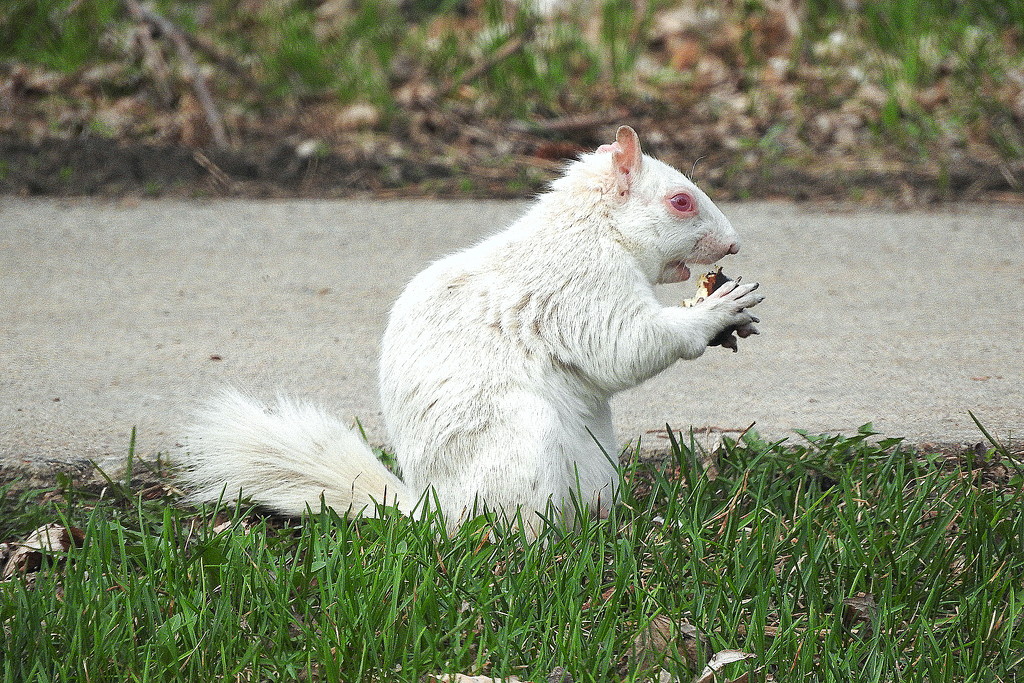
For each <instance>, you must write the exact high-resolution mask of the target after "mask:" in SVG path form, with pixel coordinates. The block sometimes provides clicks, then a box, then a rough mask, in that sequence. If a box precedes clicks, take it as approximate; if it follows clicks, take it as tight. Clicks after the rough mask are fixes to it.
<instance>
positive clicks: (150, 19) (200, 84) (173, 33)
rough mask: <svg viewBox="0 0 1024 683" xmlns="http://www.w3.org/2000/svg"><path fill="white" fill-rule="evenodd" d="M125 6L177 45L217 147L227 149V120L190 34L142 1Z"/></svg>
mask: <svg viewBox="0 0 1024 683" xmlns="http://www.w3.org/2000/svg"><path fill="white" fill-rule="evenodd" d="M124 4H125V7H127V8H128V12H129V14H131V16H132V18H133V19H134V20H135V21H138V22H139V23H143V24H148V25H149V26H151V27H153V28H154V29H155V30H156V31H157V32H158V33H159V34H160V35H163V36H166V37H167V38H169V39H170V41H171V42H172V43H174V47H175V48H176V49H177V51H178V56H180V57H181V62H182V64H183V65H184V67H185V72H186V75H187V76H188V79H189V80H190V81H191V82H192V89H193V90H195V93H196V98H197V99H198V100H199V104H200V106H202V108H203V113H204V115H205V116H206V122H207V124H208V125H209V126H210V132H211V133H212V135H213V143H214V144H215V145H216V146H217V147H227V146H228V136H227V131H226V130H225V129H224V120H223V119H222V118H221V116H220V112H218V111H217V105H216V104H215V103H214V101H213V96H212V95H211V94H210V89H209V88H208V87H207V86H206V78H204V77H203V73H202V71H201V70H200V69H199V64H198V63H197V62H196V59H195V57H194V56H193V55H192V50H191V49H190V48H189V42H188V38H187V34H186V33H185V32H184V31H182V30H181V29H180V28H178V27H177V26H175V25H174V24H173V23H172V22H170V21H169V20H167V19H166V18H164V17H163V16H162V15H160V14H158V13H156V12H155V11H153V10H151V9H149V8H148V7H143V6H142V5H141V4H139V2H138V0H124Z"/></svg>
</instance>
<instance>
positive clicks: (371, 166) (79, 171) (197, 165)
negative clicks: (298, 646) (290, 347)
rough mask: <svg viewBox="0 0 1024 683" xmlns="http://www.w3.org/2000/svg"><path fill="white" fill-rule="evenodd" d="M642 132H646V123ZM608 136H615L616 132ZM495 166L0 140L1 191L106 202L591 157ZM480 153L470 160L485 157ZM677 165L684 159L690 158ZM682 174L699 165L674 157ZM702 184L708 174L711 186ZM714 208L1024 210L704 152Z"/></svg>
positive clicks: (507, 184)
mask: <svg viewBox="0 0 1024 683" xmlns="http://www.w3.org/2000/svg"><path fill="white" fill-rule="evenodd" d="M641 129H642V126H641ZM609 130H613V128H612V127H609ZM521 146H522V147H523V148H524V149H523V151H522V153H521V154H518V155H515V156H512V157H505V158H500V159H498V160H496V161H495V162H493V163H490V164H488V163H487V162H479V161H477V162H473V161H469V162H466V163H460V162H459V161H458V160H455V161H447V160H438V157H436V156H434V157H433V158H431V157H430V156H427V155H422V156H420V155H416V154H408V153H403V154H400V155H387V154H384V153H381V154H377V155H368V154H361V155H342V154H337V153H333V152H332V153H326V154H313V155H304V154H303V150H302V149H301V148H297V147H296V146H294V145H292V144H289V143H285V142H282V143H278V144H272V143H266V142H260V143H256V144H250V145H246V146H244V147H239V148H234V149H225V150H207V151H200V150H196V149H191V148H188V147H186V146H183V145H163V146H161V145H153V144H145V143H139V142H132V141H117V140H112V139H106V138H100V137H86V138H81V139H58V138H50V139H44V140H42V141H40V142H36V143H31V142H26V141H24V140H21V139H18V138H16V137H13V136H0V159H2V160H3V165H2V170H0V193H3V194H14V195H19V196H34V195H48V196H101V197H132V196H136V197H141V196H149V197H159V196H166V197H212V196H240V197H252V198H259V197H267V198H283V197H321V198H341V197H367V196H380V197H388V196H402V197H416V196H419V197H437V196H444V197H451V196H461V197H492V198H522V197H529V196H531V195H533V194H535V193H536V192H538V191H541V190H542V189H543V187H544V185H545V183H546V182H548V181H549V180H550V179H552V178H553V177H555V175H557V172H558V169H559V168H560V166H561V164H562V163H564V160H565V159H566V158H570V157H572V156H574V155H575V154H577V153H579V152H581V151H583V150H584V149H586V148H585V147H583V146H581V145H575V144H564V145H558V144H553V143H550V142H548V141H545V140H543V139H536V140H526V141H524V142H522V143H521ZM483 156H484V154H483V153H480V154H476V155H473V157H475V158H476V159H480V158H482V157H483ZM678 156H680V157H681V156H682V155H681V154H680V155H678ZM667 160H668V161H669V162H670V163H672V162H674V163H675V164H676V165H677V166H679V167H685V166H686V165H688V164H692V161H691V160H687V159H683V158H679V159H678V160H676V159H673V158H671V156H670V158H668V159H667ZM702 176H703V177H702ZM695 178H696V180H697V181H698V182H699V183H700V184H701V185H703V186H704V187H705V188H706V189H708V190H709V191H710V194H712V196H713V197H715V198H716V199H726V198H728V199H749V198H764V199H779V198H781V199H792V200H839V201H846V200H854V201H861V202H868V203H872V202H879V201H881V202H886V203H895V204H897V205H907V206H915V205H925V204H930V203H934V202H937V201H960V200H968V201H977V200H996V201H1013V202H1017V201H1024V194H1022V193H1021V191H1020V189H1019V188H1017V187H1015V186H1014V185H1015V184H1014V182H1013V180H1014V179H1013V177H1012V175H1011V174H1009V173H1007V172H1006V170H1005V169H1003V168H1001V167H1000V165H998V164H992V163H984V162H981V161H977V160H968V161H965V162H964V163H963V164H962V165H961V166H959V167H957V168H954V169H950V170H948V171H947V172H946V173H943V172H940V171H939V170H938V169H934V168H930V167H928V166H927V165H913V164H899V163H895V164H894V163H891V162H890V163H886V164H878V165H876V166H875V167H874V168H872V167H870V166H866V165H864V164H862V163H851V164H844V163H843V162H842V160H837V159H832V160H827V161H823V162H821V163H820V164H817V165H815V164H811V165H807V166H796V165H792V164H787V165H782V164H779V165H772V164H770V163H758V162H756V161H755V162H754V163H737V160H736V159H734V158H730V155H728V154H726V153H722V152H718V153H717V154H716V153H714V152H713V153H712V154H711V155H710V158H708V157H707V156H704V155H702V158H701V160H700V162H699V166H698V168H697V173H696V176H695Z"/></svg>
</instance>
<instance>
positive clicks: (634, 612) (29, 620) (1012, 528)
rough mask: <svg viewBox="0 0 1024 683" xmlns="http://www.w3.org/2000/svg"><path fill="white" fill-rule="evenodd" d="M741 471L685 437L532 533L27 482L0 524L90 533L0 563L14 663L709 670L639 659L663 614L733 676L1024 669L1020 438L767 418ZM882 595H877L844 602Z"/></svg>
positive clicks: (399, 673) (3, 644)
mask: <svg viewBox="0 0 1024 683" xmlns="http://www.w3.org/2000/svg"><path fill="white" fill-rule="evenodd" d="M718 467H719V469H720V473H719V474H718V476H717V477H716V478H713V479H711V478H709V477H708V476H707V475H706V474H705V473H704V471H703V469H702V468H701V466H700V465H699V464H698V459H697V457H696V456H695V454H694V451H693V450H691V449H690V448H688V447H685V446H681V445H679V444H676V446H675V448H674V452H673V454H672V456H670V457H669V458H668V459H667V460H666V461H665V462H664V463H662V464H660V465H657V464H654V465H652V464H650V463H647V464H643V465H640V466H635V467H631V468H628V469H627V470H626V471H625V472H624V477H625V487H624V495H623V500H622V501H621V502H620V504H619V506H618V507H617V508H616V511H615V514H614V516H613V518H612V519H610V520H606V521H588V522H586V523H585V524H584V525H583V527H582V528H581V529H578V530H576V531H571V532H560V531H559V530H557V529H548V530H547V531H545V532H544V534H543V536H542V541H541V542H539V543H534V544H524V543H523V541H522V538H521V536H520V534H518V533H516V532H515V531H514V530H513V531H506V532H500V531H497V530H495V529H493V528H492V527H491V526H490V525H488V524H487V523H486V520H485V519H479V520H476V521H475V522H472V523H469V524H467V525H466V526H465V527H463V529H462V530H461V531H460V532H459V533H458V534H456V535H455V536H454V537H452V538H448V537H445V536H444V534H442V533H439V529H440V527H439V526H438V524H439V522H438V520H432V521H431V520H427V521H413V520H409V519H405V518H401V517H396V516H387V517H385V518H383V519H366V520H347V519H340V518H338V517H337V516H336V515H334V514H332V513H330V512H323V513H319V514H314V515H312V517H311V518H310V519H309V520H308V521H307V522H306V523H305V524H299V523H298V522H291V523H288V524H284V525H282V524H281V523H280V522H278V521H274V520H269V519H266V518H261V517H253V516H251V515H250V514H249V513H248V511H246V510H227V511H220V512H217V511H213V510H205V511H201V512H199V513H197V512H196V511H193V510H188V509H182V508H179V507H175V506H172V505H171V504H169V503H170V501H169V500H168V499H162V500H155V501H144V500H140V499H139V498H138V497H132V496H130V495H129V494H126V493H125V491H124V490H122V489H120V488H118V487H112V488H110V489H109V491H113V493H114V495H113V498H107V499H104V500H97V499H96V498H95V497H89V496H86V495H84V494H82V493H81V492H75V491H73V490H71V489H68V488H65V489H64V490H63V495H62V496H51V497H50V498H49V499H48V500H49V502H47V503H39V502H38V501H35V502H32V501H30V499H28V498H18V497H14V496H5V497H4V498H3V501H4V502H3V503H2V505H3V506H4V509H3V510H2V512H4V513H5V514H3V515H2V516H0V539H3V540H14V539H16V538H20V537H23V536H24V535H25V534H26V533H27V532H28V531H30V530H31V529H34V528H36V527H37V526H39V525H40V524H42V523H45V522H49V521H57V520H61V521H63V522H64V523H66V524H75V525H78V526H80V527H81V528H82V529H84V531H85V541H84V545H83V546H82V547H80V548H75V549H73V550H71V551H70V552H68V553H67V554H66V556H62V557H53V558H50V560H49V561H48V562H47V563H45V564H44V567H43V569H42V570H41V571H40V572H38V573H37V574H35V575H33V576H32V577H31V578H30V579H27V578H25V577H21V576H16V577H14V578H13V579H12V580H9V581H6V582H3V583H0V652H2V653H4V655H5V656H3V657H0V678H2V679H3V680H5V681H27V680H33V681H35V680H38V681H67V680H82V681H85V680H96V681H99V680H203V681H209V680H215V679H224V680H307V679H308V680H325V681H371V680H381V681H389V680H396V681H418V680H421V677H423V676H424V675H427V674H431V673H434V674H437V673H444V672H448V673H466V674H488V675H493V676H507V675H518V676H520V677H521V678H522V679H523V680H533V681H544V680H546V677H547V675H548V673H549V672H550V671H551V670H552V669H554V668H555V667H557V666H562V667H565V668H566V670H568V671H569V672H570V673H571V674H572V675H573V676H574V678H575V680H577V681H591V680H592V681H613V680H648V679H649V677H650V675H652V671H654V672H656V670H657V669H658V668H659V667H664V668H666V669H667V670H669V671H670V672H672V673H673V674H674V675H676V676H679V677H681V679H682V680H690V679H692V676H693V673H692V672H691V670H690V668H689V667H688V666H687V664H686V663H685V661H684V659H683V658H682V657H681V656H680V655H679V654H678V653H677V652H676V651H674V650H673V649H671V648H670V650H669V651H668V652H667V653H666V654H665V655H664V657H665V661H664V662H660V661H657V658H655V660H654V661H653V663H652V660H651V659H649V658H644V659H643V660H642V661H643V662H644V663H645V664H646V665H649V666H648V668H647V670H637V666H638V665H637V663H636V662H635V661H634V660H632V659H630V658H629V657H628V656H627V655H628V654H629V652H630V650H631V648H632V646H633V644H634V641H635V639H636V637H637V635H638V634H640V633H642V632H644V631H645V630H646V629H647V627H648V624H649V623H650V622H651V621H652V620H653V619H655V618H658V617H662V616H664V617H668V618H669V619H670V620H671V621H672V622H674V623H676V624H681V623H683V622H685V621H689V622H690V623H692V624H693V625H695V626H696V627H697V628H698V629H699V630H700V631H702V632H703V633H704V634H706V636H707V638H708V639H709V641H710V649H711V650H720V649H725V648H735V649H742V650H745V651H747V652H751V653H754V654H756V655H757V657H756V659H753V660H749V661H747V662H744V663H737V664H732V665H730V666H731V667H732V669H731V670H730V669H727V670H726V674H727V675H728V678H729V679H732V678H735V677H737V676H739V675H740V674H741V673H742V672H743V671H744V670H749V669H759V670H761V671H762V675H767V674H770V675H772V676H774V680H780V681H781V680H785V681H795V680H800V681H854V680H855V681H896V680H899V681H904V680H905V681H935V682H938V681H1012V680H1017V679H1019V677H1020V676H1021V674H1022V672H1024V552H1022V551H1021V548H1022V545H1024V500H1022V496H1024V493H1022V486H1024V476H1022V472H1021V471H1020V470H1018V469H1016V468H1017V466H1016V465H1015V464H1014V463H1013V461H1012V460H1010V459H1009V456H1008V454H1007V453H1005V451H1000V450H999V449H995V448H994V449H991V450H990V451H988V452H987V453H985V454H983V455H977V456H975V459H973V460H972V459H970V458H968V459H956V458H953V459H949V458H942V457H939V456H937V455H930V454H928V453H916V452H913V451H911V450H909V449H907V448H904V447H903V446H902V445H901V444H900V443H899V441H898V440H882V441H878V440H876V439H872V438H871V437H870V432H869V431H868V430H865V431H864V432H863V433H862V434H860V435H858V436H856V437H854V438H838V437H820V438H819V437H816V438H812V439H809V440H808V441H807V443H806V444H804V445H801V446H794V445H788V446H787V445H780V444H767V443H764V442H762V441H760V440H759V439H757V437H754V436H749V437H747V438H745V439H744V441H743V442H742V443H740V444H732V443H729V444H727V453H724V454H722V455H721V457H720V458H719V462H718ZM0 493H2V491H0ZM108 495H109V493H108ZM30 503H31V504H30ZM225 517H227V518H228V519H230V520H231V521H232V522H233V523H232V525H231V527H230V528H229V529H228V530H226V531H221V532H219V533H218V532H217V531H216V530H215V529H214V526H215V522H219V521H221V520H222V519H223V518H225ZM859 593H867V594H870V596H872V597H873V600H874V603H875V607H874V610H873V611H868V612H864V613H860V616H861V617H862V618H850V616H851V612H850V610H847V616H846V618H844V600H847V599H849V598H853V597H855V596H857V595H858V594H859ZM852 614H854V615H856V614H857V613H856V612H853V613H852ZM759 680H765V678H761V679H759ZM767 680H772V679H767Z"/></svg>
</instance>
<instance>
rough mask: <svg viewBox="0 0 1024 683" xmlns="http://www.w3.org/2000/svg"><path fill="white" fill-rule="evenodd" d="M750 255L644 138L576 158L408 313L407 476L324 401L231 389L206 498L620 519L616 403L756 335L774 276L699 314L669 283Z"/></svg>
mask: <svg viewBox="0 0 1024 683" xmlns="http://www.w3.org/2000/svg"><path fill="white" fill-rule="evenodd" d="M737 249H738V237H737V235H736V233H735V231H734V230H733V228H732V226H731V225H730V224H729V221H728V220H727V219H726V217H725V216H724V215H723V214H722V212H721V211H720V210H719V209H718V207H716V206H715V205H714V203H712V202H711V200H710V199H709V198H708V197H707V195H705V194H704V193H703V192H701V191H700V190H699V189H698V188H697V187H696V186H695V185H694V184H693V183H692V182H691V181H690V180H689V179H688V178H686V177H685V176H684V175H683V174H682V173H680V172H678V171H677V170H675V169H673V168H672V167H670V166H668V165H666V164H664V163H661V162H660V161H657V160H655V159H653V158H651V157H648V156H645V155H642V154H641V152H640V143H639V140H638V138H637V136H636V133H635V132H634V131H633V130H632V129H631V128H628V127H626V126H623V127H622V128H620V129H619V132H618V134H617V136H616V142H615V143H613V144H611V145H604V146H602V147H601V148H599V149H598V150H597V151H596V152H595V153H592V154H588V155H584V156H583V157H582V158H580V159H579V160H578V161H576V162H574V163H572V164H571V165H570V166H569V167H568V169H567V171H566V173H565V174H564V176H562V177H561V178H559V179H558V180H556V181H555V182H554V183H553V184H552V186H551V191H550V192H548V193H546V194H544V195H542V196H541V197H540V198H539V200H538V201H537V202H536V203H535V204H534V206H533V207H532V208H531V209H529V211H528V212H527V213H526V214H525V215H524V216H523V217H522V218H520V219H519V220H518V221H516V222H515V223H514V224H513V225H511V226H510V227H509V228H508V229H506V230H505V231H503V232H501V233H498V234H497V235H495V236H493V237H491V238H489V239H486V240H484V241H483V242H481V243H479V244H477V245H476V246H474V247H471V248H469V249H466V250H464V251H461V252H458V253H455V254H452V255H451V256H448V257H447V258H444V259H441V260H439V261H437V262H435V263H434V264H433V265H431V266H430V267H428V268H427V269H426V270H424V271H423V272H422V273H420V274H419V275H418V276H416V277H415V278H414V279H413V280H412V281H411V282H410V283H409V285H408V286H407V287H406V289H405V291H404V292H403V294H402V295H401V296H400V297H399V299H398V301H397V302H396V303H395V305H394V308H393V310H392V312H391V316H390V320H389V323H388V326H387V330H386V332H385V334H384V339H383V342H382V354H381V367H380V394H381V406H382V408H383V414H384V420H385V424H386V426H387V430H388V435H389V437H390V443H391V446H392V447H393V449H394V453H395V455H396V457H397V459H398V463H399V465H400V467H401V470H402V476H403V477H404V481H403V480H401V479H399V478H398V477H396V476H395V475H393V474H391V473H390V472H389V471H388V470H387V469H386V468H385V467H384V466H383V465H382V464H381V463H380V462H379V461H378V460H377V458H376V457H375V456H374V454H373V452H372V451H371V450H370V448H369V447H368V446H367V445H366V443H365V442H364V441H363V440H362V439H361V438H359V437H358V436H357V435H356V434H354V433H353V432H352V431H351V430H349V429H347V428H346V427H345V426H344V425H343V424H341V423H340V422H339V421H337V420H336V419H334V418H332V417H330V416H328V415H326V414H324V413H323V412H321V411H320V410H318V409H316V408H314V407H312V406H308V405H303V404H299V403H294V402H291V401H289V400H287V399H280V398H279V399H278V401H277V404H276V405H275V406H273V407H269V408H267V407H264V406H263V405H261V404H260V403H258V402H256V401H254V400H253V399H250V398H248V397H246V396H244V395H242V394H240V393H238V392H236V391H226V392H225V393H223V394H221V395H220V396H219V397H217V398H215V399H214V400H213V401H212V402H211V403H210V404H209V405H208V407H207V410H206V411H205V412H204V413H203V415H202V417H201V419H200V421H199V424H198V425H197V426H196V427H195V429H194V430H193V433H192V435H191V438H190V440H189V446H190V453H189V455H188V456H187V460H186V464H187V465H188V466H189V467H188V469H187V470H186V471H185V472H184V473H183V475H182V477H183V479H184V482H185V485H186V487H187V488H189V489H191V490H192V491H193V495H192V498H193V499H194V500H199V501H212V500H217V499H218V498H220V497H222V496H223V497H225V498H226V499H229V500H230V499H233V498H235V497H236V496H237V495H238V494H239V492H241V494H242V495H244V496H246V497H248V498H249V499H251V500H253V501H254V502H258V503H261V504H263V505H266V506H268V507H270V508H273V509H276V510H278V511H280V512H283V513H287V514H301V513H302V512H303V511H305V509H306V508H307V506H309V507H311V508H313V509H318V508H319V506H320V500H321V497H322V498H323V500H324V501H325V502H326V504H327V505H329V506H331V507H333V508H335V509H337V510H339V511H348V512H350V513H352V514H358V513H363V514H366V513H369V512H372V510H373V509H374V503H375V502H376V503H385V504H391V505H397V507H398V508H399V509H400V510H402V511H404V512H407V513H408V512H411V511H412V510H414V509H415V508H416V506H417V504H418V502H419V501H420V500H421V499H422V497H423V496H424V494H427V493H428V492H432V493H430V494H429V495H430V496H431V499H432V500H436V501H437V503H439V505H440V507H441V510H442V511H443V512H444V514H445V516H446V518H447V519H448V520H449V522H450V523H451V524H452V525H453V526H454V525H455V524H458V523H459V522H460V521H462V520H464V519H465V518H466V517H467V515H469V514H472V513H473V511H474V510H482V509H484V508H487V509H489V510H492V511H496V512H498V513H503V514H504V515H506V516H508V517H514V516H515V515H516V514H517V513H520V514H521V515H522V519H523V520H524V521H525V522H526V524H527V526H528V527H529V528H531V529H533V528H534V527H535V525H536V522H537V521H538V517H536V514H537V513H540V514H544V513H545V511H546V510H547V509H548V506H549V504H550V505H551V506H553V509H554V511H555V512H556V513H557V514H560V515H561V516H562V519H563V521H571V517H572V515H573V511H574V509H576V505H575V504H574V502H573V498H574V497H575V498H577V500H578V501H579V504H580V505H582V506H585V507H589V508H590V509H592V510H594V511H596V512H598V513H604V512H606V511H607V508H608V505H609V504H610V502H611V500H612V498H613V496H614V494H615V487H616V483H617V478H616V470H615V466H614V464H613V461H614V458H615V456H616V454H617V452H618V447H617V445H616V442H615V438H614V435H613V433H612V420H611V410H610V408H609V404H608V401H609V399H610V398H611V396H612V395H613V394H615V393H617V392H619V391H622V390H623V389H627V388H629V387H632V386H635V385H637V384H639V383H641V382H643V381H644V380H646V379H648V378H649V377H651V376H653V375H655V374H657V373H659V372H661V371H662V370H664V369H665V368H667V367H668V366H669V365H671V364H672V363H674V362H675V361H676V360H678V359H680V358H686V359H690V358H696V357H697V356H699V355H701V354H702V353H703V352H704V350H705V348H707V345H708V342H709V341H710V340H711V339H713V338H714V337H715V336H716V335H718V333H719V332H721V331H723V330H724V329H726V328H729V327H733V326H735V327H738V333H739V335H740V336H744V337H745V336H748V335H749V334H753V333H756V329H755V328H754V327H753V323H754V322H756V318H754V317H753V316H751V315H750V313H749V312H748V311H747V310H746V309H748V308H750V307H751V306H754V305H755V304H757V303H758V302H759V301H761V299H762V297H761V296H760V295H758V294H755V293H754V289H755V288H756V284H742V285H738V284H736V283H729V284H727V285H726V286H725V287H723V288H722V289H720V290H718V291H717V292H715V293H714V294H712V295H711V296H709V297H708V298H707V299H706V300H704V301H702V302H700V303H698V304H697V305H696V306H694V307H691V308H683V307H676V306H668V307H666V306H662V305H661V304H660V303H659V302H658V301H657V300H656V299H655V296H654V291H653V287H652V285H653V284H655V283H657V282H674V281H678V280H681V279H685V278H686V277H688V275H689V269H688V268H687V265H689V264H709V263H713V262H715V261H717V260H718V259H720V258H722V257H724V256H725V255H727V254H729V253H735V251H736V250H737Z"/></svg>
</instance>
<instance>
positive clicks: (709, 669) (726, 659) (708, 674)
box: [693, 650, 757, 683]
mask: <svg viewBox="0 0 1024 683" xmlns="http://www.w3.org/2000/svg"><path fill="white" fill-rule="evenodd" d="M756 656H757V655H754V654H751V653H749V652H741V651H740V650H720V651H718V652H716V653H715V654H714V656H713V657H711V661H710V662H708V665H707V666H705V667H704V670H703V671H701V672H700V674H699V675H698V676H697V677H696V678H695V679H693V683H712V681H715V680H717V679H716V676H715V674H716V673H717V672H718V671H719V670H720V669H721V668H722V667H723V666H725V665H726V664H732V663H733V662H742V661H743V660H744V659H750V658H752V657H756Z"/></svg>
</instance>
